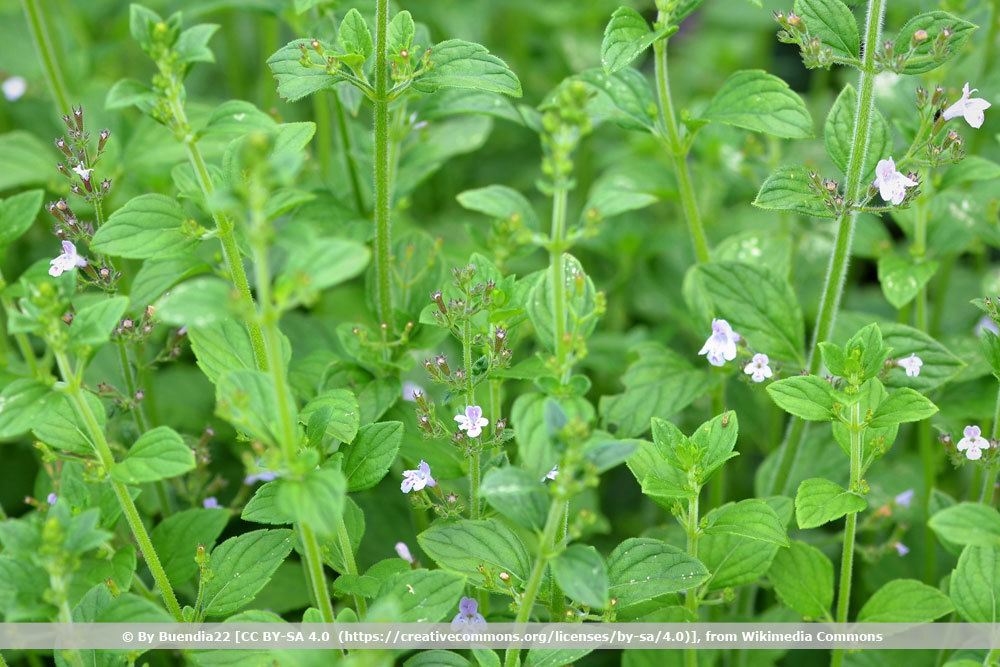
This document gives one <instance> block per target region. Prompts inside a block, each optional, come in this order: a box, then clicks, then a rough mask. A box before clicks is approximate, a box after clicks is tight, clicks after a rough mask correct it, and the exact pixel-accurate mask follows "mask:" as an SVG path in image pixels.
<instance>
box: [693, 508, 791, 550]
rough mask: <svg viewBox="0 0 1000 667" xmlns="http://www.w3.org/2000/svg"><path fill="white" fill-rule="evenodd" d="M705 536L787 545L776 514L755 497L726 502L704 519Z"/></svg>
mask: <svg viewBox="0 0 1000 667" xmlns="http://www.w3.org/2000/svg"><path fill="white" fill-rule="evenodd" d="M705 521H706V522H707V525H706V526H705V529H704V532H705V534H706V535H719V534H725V535H740V536H742V537H747V538H750V539H752V540H759V541H761V542H768V543H770V544H777V545H779V546H788V537H787V535H785V527H784V525H782V523H781V519H779V518H778V513H777V512H775V511H774V508H772V507H771V506H770V505H768V504H767V503H766V502H765V501H763V500H760V499H758V498H749V499H747V500H741V501H739V502H737V503H727V504H725V505H723V506H722V507H719V508H717V509H714V510H712V511H711V512H709V513H708V514H707V515H706V516H705Z"/></svg>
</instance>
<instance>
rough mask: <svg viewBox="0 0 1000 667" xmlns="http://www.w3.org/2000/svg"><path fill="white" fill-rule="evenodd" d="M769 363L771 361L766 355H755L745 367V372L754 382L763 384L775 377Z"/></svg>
mask: <svg viewBox="0 0 1000 667" xmlns="http://www.w3.org/2000/svg"><path fill="white" fill-rule="evenodd" d="M769 363H771V360H770V359H768V358H767V355H766V354H760V353H758V354H755V355H753V359H751V360H750V363H749V364H747V365H746V366H744V367H743V372H744V373H746V374H747V375H749V376H750V379H751V380H753V381H754V382H763V381H764V380H766V379H767V378H769V377H771V376H772V375H774V373H773V372H771V367H770V366H768V364H769Z"/></svg>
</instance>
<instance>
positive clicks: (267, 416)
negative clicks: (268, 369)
mask: <svg viewBox="0 0 1000 667" xmlns="http://www.w3.org/2000/svg"><path fill="white" fill-rule="evenodd" d="M215 396H216V408H215V410H216V413H217V414H218V415H219V416H220V417H222V418H223V419H225V420H226V421H228V422H229V423H231V424H232V425H233V426H235V427H237V428H238V429H240V430H242V431H245V432H246V433H248V434H249V435H251V436H253V437H255V438H259V439H261V440H263V441H264V442H268V443H270V444H273V445H277V444H278V437H277V435H276V434H277V432H278V424H279V423H280V420H279V418H278V412H277V404H278V399H277V394H276V393H275V389H274V383H273V380H272V379H271V377H270V376H269V375H268V374H267V373H262V372H260V371H252V370H243V371H239V370H237V371H228V372H226V373H225V374H224V375H222V377H220V378H219V381H218V383H217V384H216V392H215Z"/></svg>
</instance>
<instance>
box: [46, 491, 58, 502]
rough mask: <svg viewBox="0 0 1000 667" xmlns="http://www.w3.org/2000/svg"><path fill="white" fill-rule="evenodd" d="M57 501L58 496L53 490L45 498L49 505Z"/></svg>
mask: <svg viewBox="0 0 1000 667" xmlns="http://www.w3.org/2000/svg"><path fill="white" fill-rule="evenodd" d="M58 501H59V496H57V495H56V494H55V492H54V491H53V492H52V493H50V494H49V495H48V496H46V498H45V502H47V503H48V504H49V505H55V504H56V503H57V502H58Z"/></svg>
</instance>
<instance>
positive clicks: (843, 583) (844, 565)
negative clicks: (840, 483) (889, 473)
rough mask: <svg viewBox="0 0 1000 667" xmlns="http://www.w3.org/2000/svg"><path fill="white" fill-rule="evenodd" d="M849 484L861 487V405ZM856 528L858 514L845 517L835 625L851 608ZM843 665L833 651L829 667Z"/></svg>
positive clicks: (855, 414)
mask: <svg viewBox="0 0 1000 667" xmlns="http://www.w3.org/2000/svg"><path fill="white" fill-rule="evenodd" d="M849 427H850V429H851V484H850V490H851V491H854V492H857V491H859V489H860V487H861V454H862V452H861V447H862V443H863V442H864V438H863V437H862V426H861V403H860V402H855V403H854V405H852V406H851V423H850V426H849ZM857 527H858V513H857V512H851V513H849V514H848V515H847V521H846V523H845V524H844V550H843V553H842V555H841V558H840V588H839V590H838V593H837V617H836V622H837V623H846V622H847V614H848V612H849V611H850V608H851V577H852V576H853V572H854V535H855V532H856V531H857ZM843 663H844V650H843V649H834V651H833V655H832V657H831V659H830V666H831V667H840V666H841V665H842V664H843Z"/></svg>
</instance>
